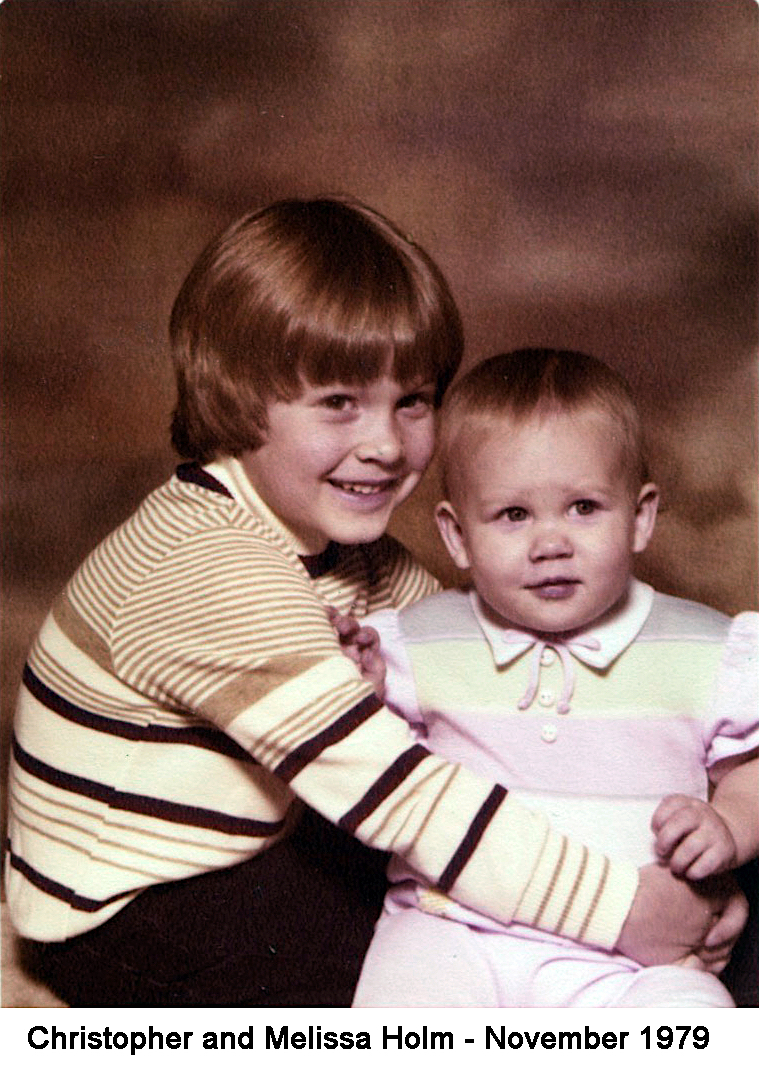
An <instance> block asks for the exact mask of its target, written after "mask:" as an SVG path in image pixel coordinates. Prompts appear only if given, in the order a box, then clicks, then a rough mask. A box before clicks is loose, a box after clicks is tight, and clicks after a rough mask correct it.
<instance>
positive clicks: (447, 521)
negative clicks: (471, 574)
mask: <svg viewBox="0 0 759 1067" xmlns="http://www.w3.org/2000/svg"><path fill="white" fill-rule="evenodd" d="M435 521H436V522H437V526H438V530H440V536H441V537H442V538H443V544H444V545H445V547H446V548H447V549H448V553H449V555H450V557H451V559H452V560H453V562H454V563H455V564H456V566H457V567H459V568H460V569H461V570H462V571H463V570H466V569H467V567H468V566H469V554H468V552H467V549H466V543H465V540H464V535H463V533H462V530H461V526H460V525H459V520H458V516H457V515H456V509H455V508H454V506H453V504H451V503H450V501H448V500H441V501H440V503H439V504H438V506H437V507H436V508H435Z"/></svg>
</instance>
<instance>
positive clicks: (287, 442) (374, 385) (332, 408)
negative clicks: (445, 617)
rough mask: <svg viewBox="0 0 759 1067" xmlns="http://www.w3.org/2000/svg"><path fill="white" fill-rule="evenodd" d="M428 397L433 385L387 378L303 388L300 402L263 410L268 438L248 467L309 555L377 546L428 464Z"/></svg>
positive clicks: (246, 461)
mask: <svg viewBox="0 0 759 1067" xmlns="http://www.w3.org/2000/svg"><path fill="white" fill-rule="evenodd" d="M434 396H435V383H434V382H421V381H420V382H419V383H417V384H415V385H414V387H413V388H409V387H408V386H407V385H403V386H402V385H400V384H399V383H398V382H396V381H395V380H394V379H393V378H392V377H390V376H389V375H387V374H385V375H383V376H382V377H381V378H377V379H376V380H375V381H373V382H369V383H368V384H366V385H341V384H339V383H335V384H332V385H328V386H315V385H310V384H304V387H303V391H302V393H301V395H300V396H298V397H297V398H296V399H294V400H292V401H287V402H285V401H275V402H272V403H270V404H269V406H268V408H267V420H268V429H267V434H266V440H265V442H264V444H263V445H262V446H261V447H260V448H258V449H256V450H255V451H251V452H246V453H244V454H243V456H242V462H243V465H244V467H245V471H246V473H247V475H248V478H249V479H250V481H251V483H252V484H253V486H254V488H255V489H256V490H257V491H258V493H259V494H260V495H261V497H262V498H263V499H264V501H265V502H266V503H267V504H268V506H269V507H270V508H271V509H272V511H274V513H275V514H276V515H278V517H279V518H280V519H281V520H282V521H283V522H284V524H285V525H286V526H287V527H289V529H291V530H292V532H293V533H294V534H295V535H296V536H297V537H298V538H299V539H300V540H301V541H302V542H303V544H304V546H305V548H306V550H307V551H309V552H313V553H316V552H320V551H322V549H324V548H326V546H327V544H328V543H329V542H330V541H338V542H341V543H342V544H361V543H366V542H370V541H375V540H376V539H377V538H378V537H380V536H381V535H382V534H383V533H384V532H385V529H386V527H387V524H388V521H389V519H390V515H391V513H392V511H393V509H394V508H395V507H396V506H397V505H398V504H399V503H400V502H401V501H402V500H405V498H406V497H407V496H408V495H409V493H410V492H411V491H412V489H413V488H414V487H415V486H416V484H417V483H418V481H419V479H420V477H421V476H422V473H423V472H424V470H425V468H426V467H427V465H428V463H429V461H430V458H431V456H432V450H433V447H434V438H435V416H434V407H433V402H434Z"/></svg>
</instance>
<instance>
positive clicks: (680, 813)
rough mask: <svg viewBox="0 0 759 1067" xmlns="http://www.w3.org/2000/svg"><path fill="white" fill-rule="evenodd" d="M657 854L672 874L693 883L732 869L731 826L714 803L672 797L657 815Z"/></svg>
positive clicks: (734, 859)
mask: <svg viewBox="0 0 759 1067" xmlns="http://www.w3.org/2000/svg"><path fill="white" fill-rule="evenodd" d="M651 829H652V830H653V831H654V833H655V834H656V842H655V848H656V854H657V856H659V857H660V858H661V859H662V860H663V861H664V862H665V863H666V864H667V866H668V867H669V869H670V870H671V871H672V873H673V874H678V875H682V876H683V877H685V878H689V879H691V880H692V881H698V880H699V879H701V878H708V877H709V876H710V875H712V874H721V873H722V872H723V871H728V870H731V869H732V868H733V867H735V866H736V864H737V856H738V854H737V848H736V844H735V838H734V837H733V835H732V833H731V831H730V827H729V826H728V825H727V823H726V822H725V820H724V819H723V818H722V816H721V815H720V814H719V813H718V812H717V811H715V809H714V808H713V807H712V806H711V804H707V803H706V802H705V801H703V800H696V798H695V797H688V796H681V795H680V794H673V795H672V796H669V797H665V798H664V800H662V802H661V804H659V807H658V808H657V809H656V811H655V812H654V815H653V818H652V819H651Z"/></svg>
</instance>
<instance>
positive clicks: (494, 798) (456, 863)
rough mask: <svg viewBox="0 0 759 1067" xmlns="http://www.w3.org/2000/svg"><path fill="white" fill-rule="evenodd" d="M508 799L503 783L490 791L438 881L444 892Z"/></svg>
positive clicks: (461, 869) (447, 890)
mask: <svg viewBox="0 0 759 1067" xmlns="http://www.w3.org/2000/svg"><path fill="white" fill-rule="evenodd" d="M505 799H506V789H505V788H504V787H503V786H502V785H496V786H494V787H493V789H492V790H491V792H490V795H489V796H488V798H487V800H486V801H485V803H484V804H483V805H482V807H481V808H480V810H479V811H478V812H477V814H476V815H475V817H474V819H473V820H472V823H471V825H470V827H469V829H468V830H467V832H466V834H465V836H464V839H463V841H462V842H461V844H460V845H459V847H458V848H457V849H456V851H455V853H454V854H453V856H452V857H451V860H450V862H449V864H448V866H447V867H446V868H445V870H444V871H443V873H442V875H441V876H440V879H439V880H438V883H437V888H438V889H439V890H440V891H441V892H443V893H449V892H450V890H451V888H452V886H453V884H454V883H455V881H456V879H457V878H458V876H459V875H460V874H461V872H462V871H463V869H464V867H465V866H466V865H467V863H468V862H469V859H470V857H471V855H472V853H473V852H474V850H475V849H476V848H477V846H478V845H479V843H480V839H481V838H482V835H483V834H484V833H485V830H486V829H487V827H488V824H489V823H490V820H491V819H492V818H493V816H494V815H495V813H496V811H498V808H499V807H500V806H501V804H502V803H503V801H504V800H505Z"/></svg>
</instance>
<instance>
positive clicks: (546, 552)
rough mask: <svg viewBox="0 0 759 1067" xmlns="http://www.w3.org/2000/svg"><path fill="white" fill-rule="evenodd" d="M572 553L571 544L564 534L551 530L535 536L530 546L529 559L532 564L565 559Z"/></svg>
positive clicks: (540, 532)
mask: <svg viewBox="0 0 759 1067" xmlns="http://www.w3.org/2000/svg"><path fill="white" fill-rule="evenodd" d="M572 552H573V549H572V542H571V541H570V540H569V538H568V537H567V536H566V534H564V533H562V531H561V530H558V529H555V528H551V529H546V530H543V531H539V532H538V533H537V534H536V535H535V537H534V538H533V541H532V544H531V546H530V559H531V560H532V562H533V563H539V562H540V561H541V560H546V559H567V558H568V557H570V556H571V555H572Z"/></svg>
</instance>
